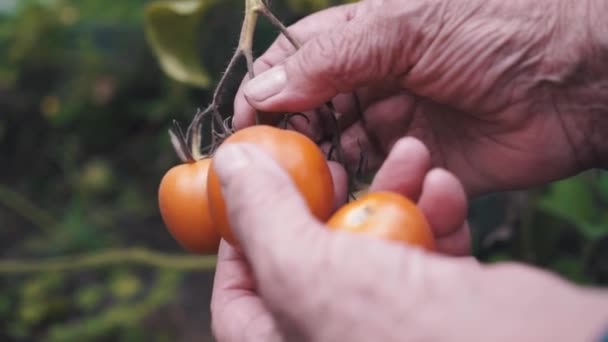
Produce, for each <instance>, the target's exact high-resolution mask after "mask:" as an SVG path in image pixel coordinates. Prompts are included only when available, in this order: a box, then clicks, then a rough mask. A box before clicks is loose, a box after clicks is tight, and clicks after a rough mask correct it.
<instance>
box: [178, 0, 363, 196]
mask: <svg viewBox="0 0 608 342" xmlns="http://www.w3.org/2000/svg"><path fill="white" fill-rule="evenodd" d="M260 16H262V17H264V18H266V19H267V20H269V21H270V23H271V24H272V25H274V26H275V27H276V28H277V29H278V30H279V31H280V33H281V34H283V35H284V36H285V38H286V39H287V40H288V41H289V42H290V43H291V45H292V46H293V47H294V48H295V49H296V50H297V49H299V48H300V47H301V43H300V42H298V41H297V40H296V39H295V38H294V37H293V36H292V35H291V34H290V33H289V31H288V29H287V27H285V25H284V24H283V23H282V22H281V21H280V20H279V19H278V18H277V17H276V16H275V15H274V14H273V13H272V11H271V10H270V8H269V7H268V3H267V2H266V1H264V0H245V15H244V18H243V23H242V26H241V33H240V37H239V41H238V45H237V48H236V50H235V52H234V54H233V55H232V57H231V58H230V61H229V62H228V66H227V67H226V69H225V70H224V72H223V74H222V76H221V78H220V80H219V82H218V84H217V86H216V88H215V90H214V92H213V97H212V100H211V104H209V105H208V106H207V108H205V110H203V111H201V110H199V111H197V113H196V114H195V116H194V118H193V119H192V121H191V123H190V125H189V126H188V128H187V130H186V132H185V134H184V133H183V132H182V130H181V128H180V126H179V125H178V123H177V122H175V121H174V124H173V127H172V128H171V129H170V130H169V133H170V136H171V141H172V144H173V147H174V149H175V151H176V153H177V155H178V156H179V157H180V159H181V160H182V161H183V162H193V161H195V160H198V159H201V158H204V157H207V156H209V155H212V154H213V153H214V151H215V150H216V148H217V147H218V146H219V145H220V144H221V143H222V141H223V140H224V139H226V138H227V137H228V136H230V134H232V133H233V129H232V128H231V127H230V125H229V124H228V121H229V119H230V117H228V118H227V119H226V120H224V119H223V116H222V115H221V113H220V111H219V108H220V104H221V103H220V100H221V98H222V95H223V92H224V88H225V87H226V81H227V79H228V77H230V75H231V74H232V73H233V72H234V69H235V67H236V65H237V63H238V61H239V60H240V59H241V58H245V61H246V64H247V73H248V75H249V78H250V79H251V78H253V77H254V76H255V73H254V70H253V60H254V56H253V52H252V47H253V37H254V33H255V28H256V24H257V21H258V18H259V17H260ZM353 96H354V100H355V108H356V110H357V111H358V113H357V114H358V115H359V116H361V117H362V115H361V110H360V103H359V99H358V97H357V94H356V93H353ZM325 107H326V109H327V112H329V114H328V115H327V117H328V119H329V120H330V123H331V128H332V132H331V149H330V152H329V153H328V155H327V158H328V159H329V160H335V161H337V162H339V163H340V164H342V166H343V167H344V168H345V170H346V172H347V174H348V179H349V194H352V193H353V192H354V191H356V189H357V188H358V187H359V186H358V182H357V181H356V178H357V177H356V175H357V174H358V173H359V171H360V168H361V165H363V164H362V163H359V164H360V165H359V167H357V169H356V170H352V169H351V167H350V166H349V165H348V163H347V161H346V158H345V155H344V151H343V149H342V146H341V143H340V137H341V129H340V125H339V122H338V113H337V112H336V109H335V107H334V105H333V103H332V102H331V101H328V102H326V103H325ZM317 114H318V115H322V114H323V112H322V111H320V108H317ZM208 116H211V117H212V119H211V125H210V126H209V131H208V132H205V133H208V134H209V135H210V136H211V144H210V145H209V146H206V147H204V148H201V146H200V145H201V141H202V139H201V136H202V132H201V131H202V122H203V119H204V118H205V117H208ZM294 116H302V117H304V118H306V120H308V118H307V117H306V116H305V115H303V114H301V113H285V114H284V117H283V120H282V121H281V126H286V124H287V122H288V121H289V120H290V119H291V118H293V117H294ZM255 122H256V124H259V123H260V119H259V113H258V112H256V114H255Z"/></svg>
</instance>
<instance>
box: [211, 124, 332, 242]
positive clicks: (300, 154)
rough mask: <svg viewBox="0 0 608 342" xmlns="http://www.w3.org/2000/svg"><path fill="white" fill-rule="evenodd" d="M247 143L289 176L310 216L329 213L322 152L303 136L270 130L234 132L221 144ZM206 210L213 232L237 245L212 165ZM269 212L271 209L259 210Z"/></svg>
mask: <svg viewBox="0 0 608 342" xmlns="http://www.w3.org/2000/svg"><path fill="white" fill-rule="evenodd" d="M234 143H251V144H255V145H257V146H258V147H259V148H261V149H263V150H264V151H265V152H267V153H269V154H270V156H271V157H272V158H274V160H275V161H276V162H277V163H278V164H279V165H280V166H281V167H282V168H283V169H284V170H285V171H286V172H287V173H288V174H289V176H290V177H291V179H292V180H293V181H294V184H295V186H296V187H297V189H298V191H300V193H301V194H302V196H303V198H304V200H305V201H306V203H307V204H308V207H309V208H310V211H311V212H312V214H313V215H314V216H315V217H317V218H318V219H319V220H323V221H325V220H326V219H327V218H328V217H329V216H330V215H331V212H332V210H333V205H334V196H335V194H334V186H333V179H332V177H331V172H330V170H329V166H328V165H327V161H326V159H325V156H324V155H323V152H322V151H321V150H320V149H319V147H318V146H317V144H315V143H314V142H313V141H312V140H310V139H309V138H308V137H306V136H305V135H303V134H301V133H298V132H295V131H288V130H284V129H280V128H276V127H272V126H266V125H255V126H250V127H247V128H244V129H242V130H239V131H237V132H235V133H234V134H233V135H231V136H230V137H228V138H227V139H226V140H225V141H224V142H223V144H234ZM207 189H208V191H209V209H210V211H211V218H212V220H213V222H214V223H215V228H216V229H217V230H218V231H219V233H220V235H221V236H222V237H223V238H224V239H225V240H226V241H227V242H229V243H230V244H231V245H233V246H237V245H238V242H237V240H236V238H235V236H234V234H233V232H232V230H231V227H230V222H229V219H228V216H227V214H226V203H225V202H224V197H223V195H222V190H221V186H220V182H219V179H218V176H217V174H216V173H215V170H214V168H213V162H211V167H210V170H209V179H208V182H207ZM259 210H267V211H269V212H272V210H273V208H259Z"/></svg>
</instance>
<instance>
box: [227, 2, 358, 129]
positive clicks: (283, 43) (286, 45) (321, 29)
mask: <svg viewBox="0 0 608 342" xmlns="http://www.w3.org/2000/svg"><path fill="white" fill-rule="evenodd" d="M357 6H358V5H357V4H345V5H340V6H334V7H330V8H328V9H325V10H322V11H319V12H315V13H313V14H311V15H309V16H307V17H304V18H303V19H301V20H299V21H298V22H296V23H294V24H293V25H291V26H289V27H288V28H287V31H288V32H289V34H290V35H291V36H293V38H294V39H295V40H296V41H298V42H299V43H301V44H304V43H306V42H307V41H309V40H311V39H313V38H314V37H316V36H318V35H320V34H324V33H327V32H329V31H331V30H333V29H335V27H336V26H338V25H341V24H343V23H346V22H348V21H349V20H351V19H352V18H353V17H354V16H355V13H356V8H357ZM295 51H296V49H295V48H294V47H293V46H292V45H291V43H290V42H289V41H288V40H287V38H286V37H285V35H283V34H281V35H280V36H279V37H278V38H277V39H276V40H275V41H274V43H273V44H272V45H271V46H270V47H269V48H268V50H267V51H266V52H264V54H263V55H262V56H260V57H259V58H258V59H257V60H256V62H255V63H254V72H255V75H259V74H261V73H263V72H264V71H266V70H268V69H270V68H271V67H273V66H275V65H277V64H279V63H281V61H283V60H284V59H285V58H287V57H289V56H290V55H292V54H293V53H295ZM249 79H250V78H249V75H246V76H245V77H244V78H243V81H242V82H241V85H240V86H239V89H238V90H237V93H236V97H235V101H234V116H233V125H234V127H235V128H237V129H242V128H244V127H247V126H251V125H253V124H254V123H255V117H254V115H255V109H254V108H253V107H252V106H251V105H250V104H249V102H248V101H247V100H246V99H245V97H244V94H243V86H244V85H245V84H246V83H247V82H248V81H249ZM299 112H302V111H299Z"/></svg>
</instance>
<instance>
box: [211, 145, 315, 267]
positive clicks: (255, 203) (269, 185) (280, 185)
mask: <svg viewBox="0 0 608 342" xmlns="http://www.w3.org/2000/svg"><path fill="white" fill-rule="evenodd" d="M214 168H215V170H216V172H217V174H218V177H219V180H220V183H221V186H222V193H223V196H224V200H225V203H226V210H227V215H228V217H229V220H230V225H231V228H232V230H233V232H234V234H235V235H236V237H237V240H238V241H239V245H240V247H241V249H242V251H243V252H244V254H245V256H246V257H247V259H249V261H250V262H251V263H252V264H253V265H252V266H253V268H254V271H255V272H256V273H258V271H259V272H262V273H265V272H266V271H268V272H277V271H282V270H283V268H285V267H287V265H286V264H287V263H289V261H290V260H291V257H290V255H292V256H293V255H306V253H304V251H305V249H308V250H310V248H311V247H314V244H315V243H314V242H313V241H312V240H318V238H319V237H320V235H321V233H322V232H323V231H324V229H322V225H321V223H319V222H318V221H317V220H316V219H315V218H314V216H313V215H312V214H311V212H310V210H309V208H308V206H307V205H306V202H305V200H304V198H303V196H302V195H301V194H300V193H299V192H298V191H297V188H296V186H295V184H294V183H293V181H292V179H291V178H290V177H289V175H288V174H287V173H286V172H285V171H284V170H283V169H282V168H281V167H280V166H279V165H278V164H277V163H276V162H275V161H274V160H273V159H272V158H271V157H270V155H269V154H267V153H265V152H264V151H262V150H260V149H259V148H256V147H255V146H253V145H250V144H228V145H224V146H222V147H220V148H219V149H218V151H217V153H216V154H215V156H214ZM299 249H302V253H298V250H299ZM269 267H275V268H279V269H272V270H270V269H268V268H269ZM262 278H264V277H262Z"/></svg>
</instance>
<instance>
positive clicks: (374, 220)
mask: <svg viewBox="0 0 608 342" xmlns="http://www.w3.org/2000/svg"><path fill="white" fill-rule="evenodd" d="M327 226H328V227H329V228H330V229H332V230H340V231H347V232H351V233H357V234H367V235H370V236H374V237H379V238H383V239H387V240H391V241H399V242H403V243H407V244H411V245H416V246H419V247H422V248H424V249H427V250H434V249H435V241H434V237H433V233H432V231H431V228H430V225H429V223H428V222H427V220H426V218H425V217H424V214H423V213H422V212H421V211H420V209H419V208H418V207H417V206H416V204H415V203H414V202H412V201H410V200H409V199H408V198H406V197H404V196H401V195H399V194H397V193H393V192H388V191H379V192H370V193H367V194H365V195H362V196H361V197H360V198H358V199H356V200H354V201H352V202H349V203H347V204H345V205H344V206H342V207H341V208H340V209H338V210H337V211H336V212H335V213H334V214H333V215H332V217H331V218H330V219H329V220H328V221H327Z"/></svg>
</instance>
